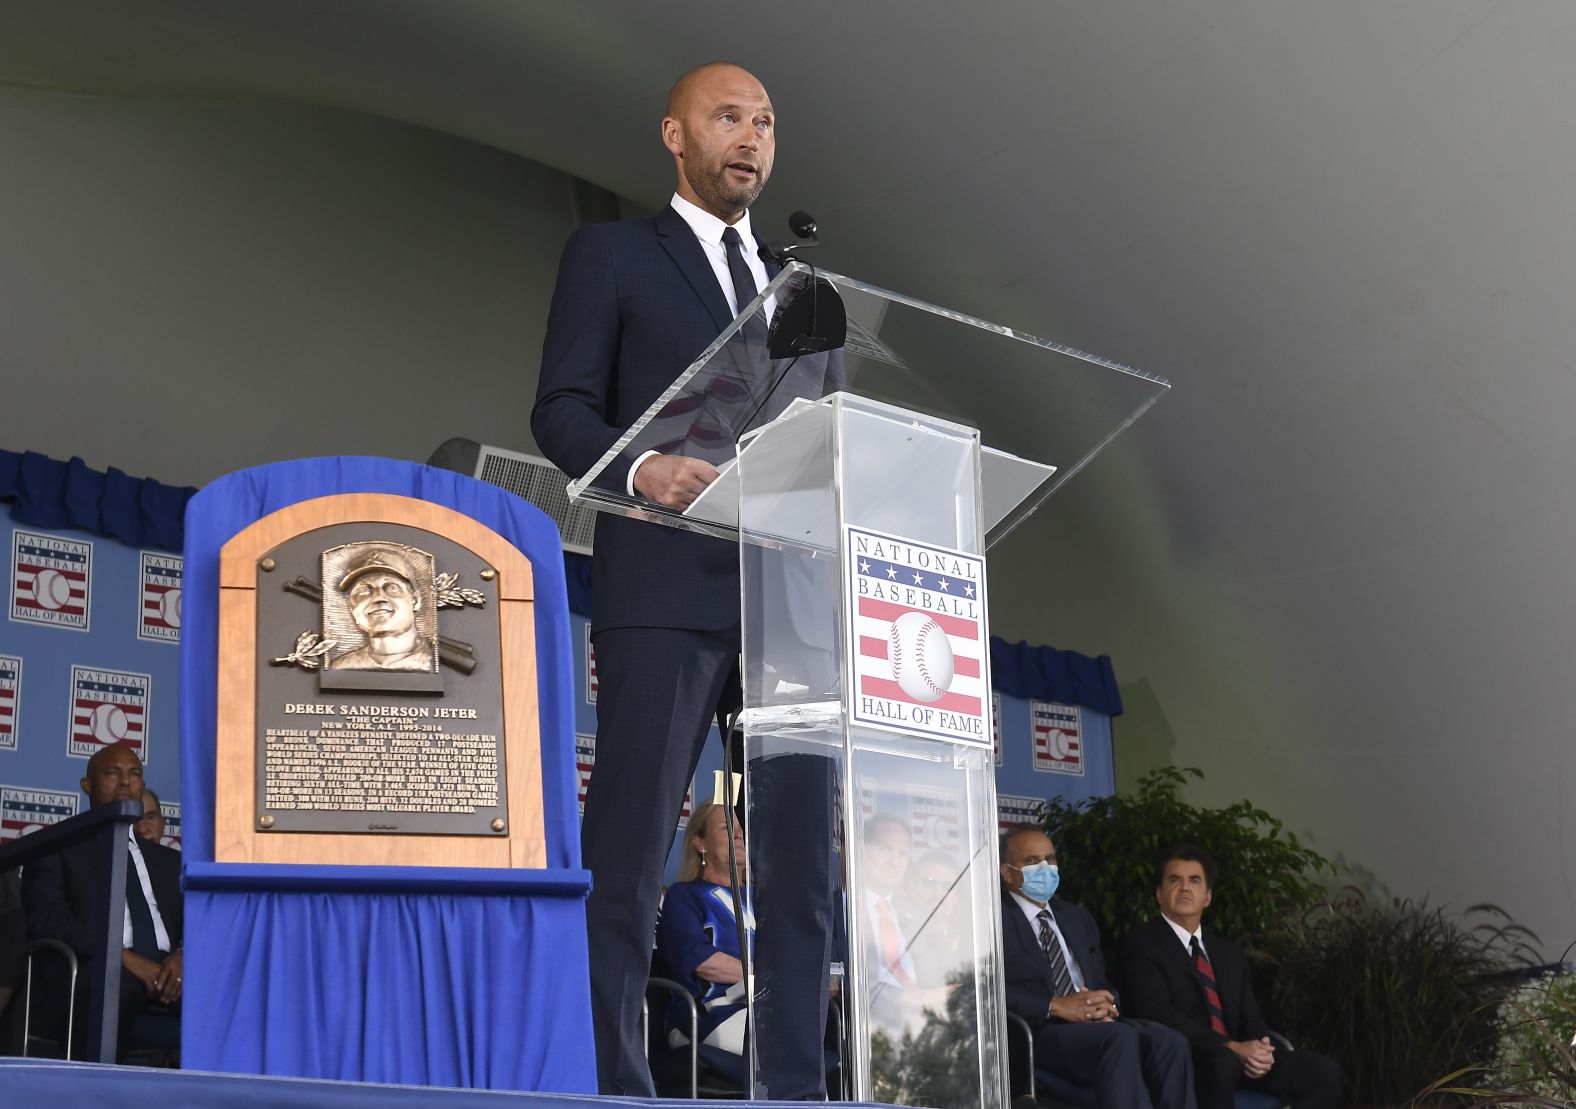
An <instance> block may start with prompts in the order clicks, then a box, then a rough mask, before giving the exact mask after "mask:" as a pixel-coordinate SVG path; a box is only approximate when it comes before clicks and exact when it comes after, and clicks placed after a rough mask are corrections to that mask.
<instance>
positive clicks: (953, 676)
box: [845, 528, 991, 747]
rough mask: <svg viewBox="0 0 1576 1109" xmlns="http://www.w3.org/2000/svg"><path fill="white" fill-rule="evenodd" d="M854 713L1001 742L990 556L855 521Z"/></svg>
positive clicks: (850, 547) (851, 551)
mask: <svg viewBox="0 0 1576 1109" xmlns="http://www.w3.org/2000/svg"><path fill="white" fill-rule="evenodd" d="M845 549H846V551H847V557H848V562H847V565H846V567H845V581H846V583H847V589H848V609H849V612H850V613H851V615H852V619H850V620H849V636H850V642H849V657H850V658H851V659H852V660H853V669H854V681H853V683H852V685H851V687H850V689H849V697H850V701H851V707H850V709H849V715H850V716H851V717H852V718H853V720H854V721H855V722H857V723H863V724H873V725H876V726H877V727H883V728H891V729H893V730H897V731H903V732H907V733H909V734H919V735H929V736H936V737H939V738H944V739H949V740H955V741H962V742H965V743H974V744H978V745H979V746H981V747H984V746H987V745H989V744H990V742H991V736H990V723H989V721H988V720H987V719H986V717H987V715H988V710H989V706H990V702H989V700H988V696H989V693H990V675H989V673H988V670H989V648H988V636H987V633H986V630H985V560H984V559H982V558H977V557H975V556H972V555H966V554H962V553H960V552H958V551H952V550H947V549H945V548H941V547H935V546H928V545H924V544H917V543H911V542H909V541H908V540H906V539H898V538H894V537H892V536H887V535H879V534H877V533H875V532H869V531H865V530H863V529H861V528H848V529H847V534H846V537H845Z"/></svg>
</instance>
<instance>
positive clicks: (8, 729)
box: [0, 655, 22, 751]
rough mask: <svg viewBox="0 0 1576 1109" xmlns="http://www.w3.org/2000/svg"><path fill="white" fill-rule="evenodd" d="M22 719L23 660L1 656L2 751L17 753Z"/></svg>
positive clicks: (0, 716) (0, 723) (0, 707)
mask: <svg viewBox="0 0 1576 1109" xmlns="http://www.w3.org/2000/svg"><path fill="white" fill-rule="evenodd" d="M21 719H22V660H21V659H19V658H17V657H16V656H15V655H0V751H15V750H16V737H17V722H18V721H19V720H21Z"/></svg>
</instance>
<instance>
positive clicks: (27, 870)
mask: <svg viewBox="0 0 1576 1109" xmlns="http://www.w3.org/2000/svg"><path fill="white" fill-rule="evenodd" d="M22 908H23V911H24V912H25V913H26V915H27V931H28V935H30V936H31V937H32V938H33V939H36V940H59V941H61V942H62V943H64V944H65V945H66V946H68V947H70V948H71V950H73V951H75V952H76V953H77V957H78V958H83V959H86V958H91V957H92V955H93V950H94V948H95V946H97V945H95V944H94V942H93V935H92V931H91V929H89V927H88V925H87V923H86V922H85V921H84V920H83V919H82V918H81V917H80V916H78V915H77V912H76V910H75V909H73V908H72V906H71V899H70V898H69V897H68V896H67V894H66V868H65V864H64V863H63V862H62V860H61V857H60V855H59V854H50V855H45V856H43V857H42V858H39V859H35V860H33V861H32V862H30V863H28V864H27V865H26V866H25V867H23V868H22Z"/></svg>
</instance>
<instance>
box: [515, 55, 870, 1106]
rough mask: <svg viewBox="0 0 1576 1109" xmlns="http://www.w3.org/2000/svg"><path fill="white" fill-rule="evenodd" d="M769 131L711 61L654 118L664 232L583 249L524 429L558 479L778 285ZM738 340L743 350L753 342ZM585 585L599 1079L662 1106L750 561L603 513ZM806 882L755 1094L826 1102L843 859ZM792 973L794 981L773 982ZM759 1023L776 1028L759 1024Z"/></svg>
mask: <svg viewBox="0 0 1576 1109" xmlns="http://www.w3.org/2000/svg"><path fill="white" fill-rule="evenodd" d="M775 124H776V118H775V114H774V112H773V109H772V104H771V100H770V98H769V97H768V96H767V95H766V90H765V89H764V88H763V87H762V86H761V83H760V82H759V81H757V80H756V79H755V78H754V77H753V76H751V75H750V74H749V73H748V72H746V71H745V70H743V69H741V68H739V67H738V66H735V65H731V64H727V63H712V64H710V65H705V66H701V67H700V68H698V69H695V70H692V71H690V72H689V73H686V74H685V75H684V76H683V77H681V78H680V79H679V81H678V83H677V84H675V85H674V87H673V90H672V92H671V93H670V95H669V99H668V110H667V115H666V116H665V117H664V119H663V120H662V142H663V145H664V146H666V147H667V149H668V152H669V153H670V154H671V155H672V157H673V161H674V166H675V169H676V171H677V176H678V188H677V191H676V193H675V194H674V196H673V199H672V202H671V204H670V205H669V206H668V207H667V208H665V209H663V211H662V212H661V213H660V214H659V215H657V216H656V217H655V218H654V219H643V220H625V221H622V222H618V223H608V224H596V225H590V226H586V227H581V228H579V229H578V230H577V231H575V233H574V234H573V235H572V236H571V237H570V239H569V242H568V244H567V245H566V246H565V248H564V255H563V259H562V261H561V263H560V266H559V272H558V284H557V286H556V288H555V290H554V293H553V301H552V307H551V309H550V312H549V316H548V323H547V335H546V339H545V340H544V343H543V349H542V368H541V378H540V383H539V385H538V389H537V399H536V406H535V408H534V409H533V411H532V414H531V430H532V432H533V434H534V435H535V437H536V442H537V444H538V445H539V446H540V447H541V449H542V451H543V452H544V453H545V454H546V455H547V456H548V457H549V458H550V459H552V460H553V462H554V463H556V464H557V465H558V466H559V467H560V468H561V469H563V470H564V471H565V472H566V473H568V474H571V475H575V476H579V475H583V474H585V473H586V472H587V471H588V470H589V469H590V468H591V467H592V466H593V465H594V464H595V463H596V462H597V461H598V460H599V459H600V458H601V457H602V456H603V455H604V454H605V453H606V452H607V450H608V449H609V448H610V447H611V446H612V445H613V444H614V442H615V441H616V440H617V439H618V438H619V436H620V435H621V434H622V433H623V432H624V431H625V430H626V429H627V428H629V427H630V425H632V424H633V423H634V422H635V420H636V419H638V418H639V417H640V415H641V414H642V413H643V412H644V411H645V410H646V409H647V408H649V407H650V406H651V404H652V403H653V402H654V401H655V400H656V399H657V397H658V396H659V395H661V393H662V392H663V391H664V390H665V389H667V388H668V386H669V385H671V384H672V383H673V381H674V379H675V378H677V377H678V376H679V374H680V373H681V372H682V371H683V370H684V369H685V368H686V367H687V366H688V365H689V364H690V363H692V362H693V361H694V360H695V359H696V358H697V357H698V356H699V355H700V354H701V352H702V351H703V350H705V348H706V347H707V346H708V345H709V344H710V343H711V341H712V340H713V339H714V338H715V337H716V336H717V335H718V334H719V333H720V332H722V331H723V330H724V328H726V327H727V325H728V324H729V323H731V322H732V320H733V318H734V316H735V315H736V313H737V312H738V311H739V309H741V308H743V307H744V306H745V305H746V304H747V303H748V302H749V301H750V300H752V299H754V297H755V296H756V295H757V293H758V292H759V290H760V289H761V288H763V287H764V285H765V283H766V281H768V280H769V279H770V276H771V274H772V271H770V270H768V268H767V267H766V266H765V264H764V263H763V262H762V261H761V259H760V258H759V257H758V255H757V243H756V240H755V236H754V234H753V231H752V229H751V226H750V213H749V208H750V205H751V204H752V203H754V201H755V199H756V197H757V196H759V195H760V191H761V188H762V187H763V186H764V185H765V184H766V181H767V178H768V177H770V175H771V171H772V163H773V159H774V155H775V152H776V138H775ZM769 308H770V305H768V310H769ZM736 339H738V340H741V343H740V346H741V350H742V349H743V348H744V347H745V344H744V343H743V342H742V341H743V340H745V339H746V335H745V334H744V333H743V332H741V333H740V334H739V335H737V336H736ZM755 342H756V349H757V350H759V343H758V339H757V340H755ZM747 356H748V355H747V354H742V353H741V354H736V355H735V358H736V359H737V358H739V357H747ZM812 365H813V366H816V367H819V370H820V376H821V377H822V379H823V380H822V382H821V384H822V385H823V388H824V391H831V390H832V389H835V388H837V387H838V386H839V383H840V375H841V356H840V354H839V353H838V352H833V354H832V355H830V356H827V355H817V356H813V358H811V359H806V360H802V362H801V364H800V365H799V366H798V367H797V368H796V369H797V372H798V373H799V378H798V380H800V381H803V380H804V371H805V370H806V369H807V368H810V367H811V366H812ZM716 477H717V469H716V468H715V466H713V465H712V463H711V462H710V461H707V460H705V459H702V458H699V457H692V456H689V455H686V454H683V453H678V452H677V450H674V451H673V452H672V453H654V452H642V453H639V454H637V455H634V456H630V455H628V454H626V456H625V457H621V458H619V459H617V460H615V461H614V462H613V463H612V464H611V465H610V466H608V467H607V468H606V469H605V470H604V471H603V474H602V476H601V478H600V479H599V480H600V481H601V482H602V483H603V484H608V485H611V486H612V487H614V488H617V489H619V490H620V491H621V492H625V493H627V494H629V495H631V496H635V495H638V496H639V497H641V498H644V499H646V500H648V501H651V502H654V503H656V504H660V505H663V506H666V507H667V508H670V509H675V510H680V511H681V510H683V509H685V508H687V507H688V506H689V505H690V504H691V503H692V502H693V501H694V499H695V498H696V497H697V496H698V495H699V494H700V493H701V491H702V490H704V489H705V488H706V486H707V485H709V484H710V483H711V482H712V481H714V480H715V479H716ZM592 591H593V602H592V610H593V611H592V617H591V627H592V637H593V641H594V642H595V644H596V652H597V667H598V680H599V683H600V684H599V689H598V695H597V763H596V770H595V772H594V773H593V774H592V776H591V781H590V783H589V786H588V788H587V792H586V806H585V817H584V821H583V824H582V828H581V846H582V853H583V855H584V858H585V864H586V866H587V867H588V868H589V869H590V870H591V871H592V874H593V879H594V888H593V891H592V894H591V897H590V900H589V902H588V904H587V910H586V915H587V929H588V933H589V940H590V950H591V1005H592V1018H593V1023H594V1025H595V1030H596V1047H597V1072H598V1082H599V1085H600V1088H601V1090H602V1092H603V1093H605V1094H630V1095H640V1096H646V1097H650V1096H653V1093H654V1091H653V1089H652V1085H651V1076H650V1072H649V1070H648V1068H647V1066H646V1063H645V1059H644V1055H643V1052H642V1042H641V1035H640V1009H641V1002H642V999H643V997H644V991H645V985H646V979H647V975H648V971H649V966H650V958H651V946H652V936H653V930H654V928H655V924H656V918H657V905H658V899H659V894H660V882H661V877H662V871H663V866H664V864H665V862H666V859H667V855H668V848H669V845H670V843H671V841H672V837H673V829H674V828H675V827H676V826H677V824H678V815H679V808H680V805H681V803H682V800H683V796H684V791H685V789H686V788H688V786H689V783H690V781H691V779H692V778H693V776H694V773H695V766H696V763H697V761H698V759H699V757H700V751H701V747H702V745H703V744H704V742H705V739H706V735H707V733H708V731H709V729H710V723H711V719H712V717H713V716H714V715H715V716H716V718H717V719H718V721H719V724H721V723H722V722H723V721H724V719H725V718H726V716H727V715H728V714H730V713H731V712H733V711H734V710H736V709H737V708H738V706H739V703H740V694H739V667H738V657H739V647H740V643H739V552H738V548H737V546H736V545H735V544H733V543H729V542H726V541H723V540H719V539H715V538H710V537H707V536H703V535H699V534H695V533H692V532H687V531H681V530H678V529H674V528H669V527H663V526H658V525H654V524H652V523H648V522H644V521H638V520H634V519H629V518H622V517H615V516H612V515H610V514H606V513H604V514H603V515H601V516H600V518H599V519H598V521H597V527H596V539H595V557H594V562H593V566H592ZM769 777H770V776H767V777H766V778H763V779H762V780H761V781H760V782H759V783H758V784H757V785H752V787H751V788H752V791H753V792H754V794H755V801H756V803H757V804H759V803H760V802H761V800H762V799H763V797H764V796H765V795H766V794H767V793H769V792H773V791H774V790H775V791H778V792H782V793H784V794H788V795H793V794H794V793H795V790H794V789H793V788H791V787H790V785H789V783H788V782H787V780H786V779H785V780H783V781H779V782H773V781H770V780H768V779H769ZM779 777H782V776H781V775H779ZM807 792H809V793H810V794H812V796H810V797H808V798H806V803H807V805H808V807H807V808H805V809H803V810H802V815H803V819H804V821H805V823H806V825H814V824H817V823H819V824H821V825H822V826H829V820H830V815H829V808H828V806H829V800H828V799H827V798H825V797H818V796H815V794H819V793H826V792H828V791H827V790H810V791H807ZM818 805H819V808H818V807H817V806H818ZM822 810H825V811H822ZM752 849H753V848H752ZM823 872H824V873H823ZM796 876H797V877H798V878H801V879H804V880H805V881H806V882H807V885H805V886H804V887H803V888H800V889H798V890H796V891H795V895H794V896H790V897H787V898H786V899H785V901H783V902H778V903H777V904H780V905H781V906H782V907H781V909H780V911H776V912H774V911H773V908H774V903H773V902H772V901H771V898H770V896H769V893H768V891H767V890H766V889H765V888H764V885H763V888H762V889H761V891H760V897H759V899H758V900H757V903H756V909H757V913H758V914H759V916H760V919H761V927H760V932H759V936H758V941H757V949H756V953H757V959H758V962H759V963H760V967H761V971H762V975H763V976H764V977H766V978H767V979H768V980H772V981H776V982H777V983H778V986H777V988H776V989H774V990H773V991H772V998H771V1000H772V1004H771V1005H770V1006H768V1007H767V1009H766V1010H764V1011H763V1010H761V1009H758V1010H757V1021H758V1023H759V1026H758V1027H757V1029H756V1030H755V1031H756V1033H757V1036H756V1042H757V1044H758V1045H759V1059H760V1070H761V1076H762V1078H763V1080H765V1085H766V1089H765V1090H764V1091H762V1092H763V1093H764V1094H765V1095H767V1096H770V1097H772V1098H777V1099H797V1098H811V1097H824V1096H825V1090H824V1084H823V1083H824V1078H823V1075H822V1073H821V1072H822V1068H823V1066H824V1064H823V1058H824V1055H823V1052H822V1050H821V1046H820V1045H821V1039H822V1035H823V1031H824V1026H825V1020H826V1015H825V999H826V991H827V988H828V982H827V967H828V965H829V962H830V958H829V956H830V952H829V944H830V939H829V929H828V928H827V918H828V914H829V912H830V902H831V891H830V882H831V878H830V863H829V862H828V863H827V864H826V865H824V866H816V867H812V868H810V870H809V871H802V870H801V871H799V872H797V874H796ZM789 884H791V883H789ZM823 887H825V888H823ZM785 892H787V891H786V890H785ZM774 922H775V923H774ZM784 941H786V943H785V942H784ZM779 955H780V956H781V957H780V958H779ZM790 962H792V963H793V964H794V969H793V973H792V974H789V973H787V972H786V971H785V972H784V973H783V974H782V975H780V976H775V977H774V976H773V975H772V974H771V970H772V967H773V965H774V964H775V965H781V966H784V967H787V966H788V965H789V963H790ZM760 989H761V983H760V981H759V980H758V981H757V993H758V994H759V992H760ZM801 995H802V996H801ZM764 1012H770V1013H771V1014H773V1015H776V1016H778V1017H779V1018H780V1019H781V1021H782V1022H783V1026H782V1027H780V1028H771V1029H768V1028H767V1027H766V1021H765V1020H762V1017H763V1014H764ZM768 1019H769V1018H768Z"/></svg>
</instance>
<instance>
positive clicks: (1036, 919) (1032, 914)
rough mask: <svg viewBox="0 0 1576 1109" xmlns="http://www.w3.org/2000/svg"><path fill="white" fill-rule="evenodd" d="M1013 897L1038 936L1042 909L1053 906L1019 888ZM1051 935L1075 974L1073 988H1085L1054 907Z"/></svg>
mask: <svg viewBox="0 0 1576 1109" xmlns="http://www.w3.org/2000/svg"><path fill="white" fill-rule="evenodd" d="M1012 899H1013V900H1014V901H1016V902H1017V903H1018V908H1020V909H1022V910H1023V915H1024V916H1026V917H1028V918H1029V927H1031V928H1033V929H1034V934H1035V936H1036V937H1038V936H1039V934H1040V910H1042V909H1050V908H1051V907H1050V906H1049V905H1041V904H1038V903H1037V902H1034V901H1030V900H1029V899H1028V898H1027V897H1025V896H1023V894H1021V893H1019V892H1018V891H1017V890H1013V892H1012ZM1051 935H1053V936H1055V937H1056V942H1057V944H1058V945H1059V946H1060V947H1061V949H1062V958H1064V959H1066V960H1067V973H1069V974H1071V975H1072V976H1073V989H1074V990H1081V989H1083V988H1084V976H1083V970H1082V968H1080V967H1079V966H1078V960H1077V959H1075V958H1073V953H1072V952H1071V951H1070V950H1068V947H1067V937H1065V936H1063V935H1062V926H1061V925H1060V924H1057V923H1056V910H1054V909H1051Z"/></svg>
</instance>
